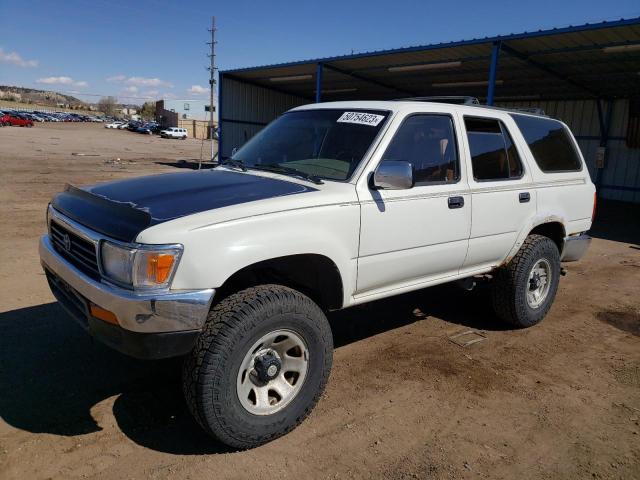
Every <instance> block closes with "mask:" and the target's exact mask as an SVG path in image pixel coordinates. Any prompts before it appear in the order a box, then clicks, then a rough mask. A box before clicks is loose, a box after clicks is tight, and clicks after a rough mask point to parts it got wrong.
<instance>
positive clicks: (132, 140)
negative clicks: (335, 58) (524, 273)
mask: <svg viewBox="0 0 640 480" xmlns="http://www.w3.org/2000/svg"><path fill="white" fill-rule="evenodd" d="M200 150H201V143H200V142H199V141H195V140H187V141H184V142H183V141H172V140H162V139H159V138H156V137H148V136H143V135H137V134H133V133H129V132H124V131H112V130H105V129H104V128H102V127H101V126H100V125H84V124H45V125H41V124H40V125H37V126H36V127H35V128H32V129H26V128H16V127H13V128H1V129H0V167H1V174H0V225H2V228H0V265H1V268H0V418H1V420H0V478H2V479H27V478H28V479H48V478H56V479H58V478H65V479H67V478H105V479H130V478H132V479H138V478H151V479H165V478H193V479H195V478H216V479H223V478H236V479H244V478H253V479H257V478H298V479H299V478H389V479H397V478H428V479H431V478H433V479H449V478H469V479H473V478H504V479H529V478H553V479H555V478H558V479H586V478H596V479H609V478H611V479H618V478H624V479H637V478H640V425H639V423H640V209H639V208H637V207H634V206H629V205H624V204H615V203H604V202H602V203H601V206H600V212H599V217H598V221H597V223H596V226H595V228H594V230H593V232H592V233H593V235H594V236H595V237H596V238H595V240H594V242H593V244H592V247H591V249H590V251H589V253H588V255H587V257H586V258H585V259H583V260H582V261H581V262H579V263H574V264H569V265H567V267H568V270H569V272H568V274H567V276H566V277H564V278H563V279H562V281H561V284H560V290H559V293H558V297H557V299H556V303H555V305H554V307H553V308H552V310H551V313H550V314H549V316H548V317H547V318H546V319H545V321H544V322H542V324H540V325H538V326H536V327H534V328H531V329H528V330H512V329H509V328H506V327H505V326H503V325H502V324H500V323H499V322H497V321H496V319H495V318H494V317H493V315H492V313H491V311H490V309H489V306H488V302H487V296H486V291H484V289H483V288H479V289H476V290H474V291H473V292H464V291H462V290H460V289H458V288H456V287H452V286H444V287H439V288H434V289H429V290H423V291H419V292H415V293H412V294H407V295H402V296H399V297H396V298H392V299H388V300H384V301H378V302H375V303H374V304H371V305H366V306H362V307H358V308H353V309H349V310H345V311H342V312H337V313H334V314H332V315H330V321H331V324H332V327H333V329H334V335H335V343H336V345H337V349H336V353H335V359H334V366H333V372H332V375H331V379H330V382H329V385H328V388H327V391H326V394H325V395H324V397H323V398H322V400H321V401H320V403H319V405H318V407H317V408H316V409H315V411H314V412H313V413H312V415H311V416H310V417H309V419H307V421H306V422H304V423H303V424H302V425H301V426H300V427H299V428H297V429H296V430H295V431H294V432H292V433H291V434H289V435H287V436H286V437H284V438H281V439H279V440H276V441H274V442H272V443H270V444H268V445H265V446H263V447H260V448H257V449H255V450H251V451H247V452H233V451H229V450H227V449H225V448H224V447H222V446H220V445H218V444H216V443H214V442H213V441H211V440H210V439H208V438H207V437H206V436H205V435H204V434H203V433H201V431H200V430H199V428H198V427H197V426H196V425H195V423H194V422H193V421H192V420H191V418H190V417H189V415H188V413H187V411H186V407H185V405H184V402H183V400H182V397H181V391H180V379H179V370H180V365H179V362H178V361H175V360H171V361H162V362H140V361H136V360H133V359H129V358H127V357H124V356H122V355H120V354H118V353H115V352H113V351H111V350H109V349H108V348H106V347H103V346H102V345H100V344H97V343H95V342H93V341H92V340H91V339H90V338H89V337H88V336H87V335H86V334H85V333H84V332H83V331H82V330H81V329H80V328H79V327H77V326H76V325H75V324H74V323H72V321H71V320H70V319H68V318H67V316H66V314H65V313H64V312H63V311H62V309H61V308H60V307H58V306H57V304H56V303H55V302H54V300H53V297H52V295H51V293H50V292H49V290H48V287H47V285H46V282H45V278H44V276H43V274H42V272H41V269H40V266H39V262H38V254H37V239H38V237H39V235H41V234H42V233H44V232H45V221H44V215H45V207H46V204H47V202H48V200H49V199H50V197H51V196H52V195H53V194H54V193H55V192H57V191H59V190H60V189H62V188H63V186H64V184H65V183H67V182H70V183H78V184H87V183H93V182H98V181H104V180H110V179H114V178H120V177H128V176H134V175H142V174H146V173H153V172H162V171H171V170H175V166H180V164H179V163H178V161H179V160H187V161H193V160H194V159H196V160H197V159H198V158H199V157H200ZM207 150H208V145H207V144H205V145H204V152H205V156H206V152H207ZM73 152H76V153H85V154H91V155H99V156H77V155H73ZM115 158H120V161H117V162H115V163H114V162H113V159H115ZM468 329H477V330H479V331H480V332H482V333H483V334H484V335H485V336H486V339H485V340H483V341H481V342H479V343H476V344H474V345H471V346H469V347H466V348H462V347H460V346H458V345H456V344H454V343H452V342H451V341H450V340H449V337H450V336H451V335H454V334H456V333H458V332H464V331H466V330H468Z"/></svg>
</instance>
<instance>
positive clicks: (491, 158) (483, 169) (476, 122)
mask: <svg viewBox="0 0 640 480" xmlns="http://www.w3.org/2000/svg"><path fill="white" fill-rule="evenodd" d="M464 125H465V128H466V129H467V137H468V139H469V148H470V150H471V165H472V168H473V178H474V179H476V180H477V181H488V180H514V179H517V178H520V177H522V174H523V168H522V162H521V160H520V156H519V155H518V150H517V149H516V146H515V145H514V143H513V140H512V139H511V135H509V132H508V131H507V129H506V127H505V126H504V125H503V124H502V122H501V121H500V120H495V119H492V118H479V117H465V118H464Z"/></svg>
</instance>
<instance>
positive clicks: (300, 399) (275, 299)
mask: <svg viewBox="0 0 640 480" xmlns="http://www.w3.org/2000/svg"><path fill="white" fill-rule="evenodd" d="M332 356H333V339H332V334H331V329H330V327H329V323H328V321H327V318H326V317H325V315H324V313H323V312H322V310H321V309H320V308H319V307H318V306H317V305H316V304H315V303H314V302H313V301H311V299H309V298H308V297H307V296H305V295H303V294H301V293H300V292H297V291H295V290H292V289H290V288H287V287H283V286H280V285H261V286H258V287H252V288H248V289H246V290H243V291H241V292H238V293H236V294H233V295H231V296H229V297H227V298H225V299H224V300H223V301H221V302H220V303H219V304H218V305H216V306H215V307H214V308H213V309H212V310H211V312H210V314H209V318H208V319H207V322H206V324H205V327H204V329H203V331H202V333H201V335H200V337H199V338H198V341H197V342H196V346H195V347H194V349H193V351H192V353H191V354H190V355H189V356H188V357H187V359H186V361H185V364H184V370H183V388H184V394H185V397H186V401H187V405H188V407H189V410H190V411H191V413H192V415H193V416H194V417H195V419H196V421H197V422H198V423H199V424H200V425H201V426H202V428H203V429H204V430H205V431H206V432H207V433H209V434H210V435H211V436H212V437H214V438H215V439H216V440H218V441H220V442H222V443H224V444H226V445H229V446H231V447H234V448H239V449H246V448H252V447H256V446H258V445H261V444H263V443H266V442H268V441H271V440H273V439H275V438H277V437H279V436H281V435H284V434H286V433H288V432H290V431H291V430H293V429H294V428H295V427H296V426H297V425H298V424H300V423H301V422H302V421H303V420H304V419H305V418H306V416H307V415H308V414H309V413H310V412H311V410H312V409H313V407H314V406H315V404H316V403H317V402H318V399H319V398H320V396H321V394H322V392H323V391H324V387H325V385H326V382H327V379H328V377H329V373H330V371H331V363H332Z"/></svg>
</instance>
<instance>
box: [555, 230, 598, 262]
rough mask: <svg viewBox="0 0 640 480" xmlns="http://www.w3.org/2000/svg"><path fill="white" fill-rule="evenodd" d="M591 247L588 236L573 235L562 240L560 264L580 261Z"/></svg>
mask: <svg viewBox="0 0 640 480" xmlns="http://www.w3.org/2000/svg"><path fill="white" fill-rule="evenodd" d="M589 245H591V237H590V236H589V235H584V234H582V235H574V236H570V237H566V238H565V239H564V248H563V249H562V255H560V261H561V262H576V261H578V260H580V259H581V258H582V257H583V256H584V254H585V253H587V249H588V248H589Z"/></svg>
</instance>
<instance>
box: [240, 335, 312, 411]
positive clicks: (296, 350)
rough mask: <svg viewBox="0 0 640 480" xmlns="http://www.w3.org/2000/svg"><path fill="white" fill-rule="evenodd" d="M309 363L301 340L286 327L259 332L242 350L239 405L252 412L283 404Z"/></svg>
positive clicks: (291, 396)
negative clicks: (248, 347) (260, 333)
mask: <svg viewBox="0 0 640 480" xmlns="http://www.w3.org/2000/svg"><path fill="white" fill-rule="evenodd" d="M308 367H309V352H308V349H307V345H306V343H305V341H304V340H303V339H302V337H300V336H299V335H298V334H297V333H295V332H292V331H290V330H276V331H273V332H270V333H268V334H266V335H263V336H262V337H261V338H260V339H259V340H258V341H257V342H255V343H254V344H253V345H252V346H251V348H250V349H249V350H248V351H247V353H246V354H245V357H244V359H243V361H242V363H241V364H240V368H239V369H238V377H237V382H236V391H237V394H238V399H239V400H240V403H241V405H242V406H243V407H244V408H245V410H247V411H248V412H249V413H252V414H254V415H271V414H273V413H276V412H278V411H279V410H281V409H282V408H284V407H285V406H286V405H287V404H289V402H291V401H292V400H293V399H294V398H295V397H296V395H297V394H298V393H299V392H300V390H301V389H302V385H303V383H304V380H305V378H306V376H307V371H308Z"/></svg>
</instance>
